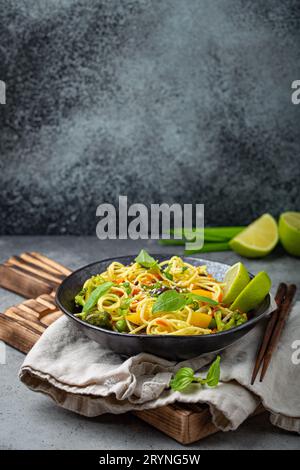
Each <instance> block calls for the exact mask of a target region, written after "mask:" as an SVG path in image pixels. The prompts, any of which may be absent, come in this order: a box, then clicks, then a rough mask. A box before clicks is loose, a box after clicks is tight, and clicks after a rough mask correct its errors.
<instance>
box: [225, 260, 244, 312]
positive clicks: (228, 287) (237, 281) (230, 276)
mask: <svg viewBox="0 0 300 470" xmlns="http://www.w3.org/2000/svg"><path fill="white" fill-rule="evenodd" d="M224 282H225V287H224V297H223V300H222V302H223V303H224V304H231V303H232V302H233V301H234V299H236V298H237V296H238V295H239V294H240V292H241V291H242V290H243V289H244V288H245V287H246V285H247V284H248V283H249V282H250V276H249V274H248V271H247V269H246V268H245V266H244V265H243V263H235V264H234V265H233V266H231V268H229V269H228V271H227V272H226V274H225V277H224Z"/></svg>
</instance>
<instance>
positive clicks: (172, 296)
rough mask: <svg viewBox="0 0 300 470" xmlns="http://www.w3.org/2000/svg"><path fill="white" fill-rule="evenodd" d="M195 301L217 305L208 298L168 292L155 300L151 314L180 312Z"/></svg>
mask: <svg viewBox="0 0 300 470" xmlns="http://www.w3.org/2000/svg"><path fill="white" fill-rule="evenodd" d="M195 301H198V302H206V303H208V304H211V305H218V302H216V301H215V300H212V299H210V298H209V297H204V296H202V295H197V294H192V293H188V294H185V293H179V292H177V291H176V290H168V291H166V292H163V293H162V294H160V295H159V296H158V297H157V300H156V302H155V303H154V305H153V307H152V312H153V313H157V312H174V311H175V310H180V309H181V308H183V307H184V306H185V305H189V304H191V303H193V302H195Z"/></svg>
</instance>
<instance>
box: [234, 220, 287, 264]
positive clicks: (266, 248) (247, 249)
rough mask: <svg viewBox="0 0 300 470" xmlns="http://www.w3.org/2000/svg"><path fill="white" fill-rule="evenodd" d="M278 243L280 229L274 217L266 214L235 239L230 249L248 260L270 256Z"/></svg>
mask: <svg viewBox="0 0 300 470" xmlns="http://www.w3.org/2000/svg"><path fill="white" fill-rule="evenodd" d="M277 242H278V229H277V223H276V220H275V219H274V217H272V216H271V215H270V214H264V215H262V216H261V217H259V218H258V219H257V220H255V221H254V222H252V224H250V225H248V227H247V228H245V230H243V231H242V232H241V233H239V234H238V235H237V236H236V237H234V238H233V239H232V240H231V241H230V242H229V245H230V247H231V248H232V249H233V250H234V251H236V253H238V254H239V255H242V256H245V257H246V258H262V257H263V256H266V255H268V254H269V253H270V252H271V251H272V250H273V248H274V247H275V246H276V245H277Z"/></svg>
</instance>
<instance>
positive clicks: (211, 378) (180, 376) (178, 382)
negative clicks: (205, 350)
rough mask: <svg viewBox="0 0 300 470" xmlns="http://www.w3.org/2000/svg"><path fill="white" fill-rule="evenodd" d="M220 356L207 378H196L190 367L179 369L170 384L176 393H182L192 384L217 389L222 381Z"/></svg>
mask: <svg viewBox="0 0 300 470" xmlns="http://www.w3.org/2000/svg"><path fill="white" fill-rule="evenodd" d="M220 359H221V358H220V356H217V358H216V359H215V360H214V362H213V363H212V364H211V366H210V368H209V369H208V372H207V375H206V378H205V379H203V378H201V377H196V376H195V373H194V371H193V369H191V368H190V367H183V368H182V369H179V370H178V371H177V372H176V374H175V377H174V378H173V379H172V380H171V382H170V387H171V389H172V390H174V391H176V392H180V391H182V390H184V389H185V388H186V387H188V386H189V385H190V384H191V383H199V384H200V385H207V386H208V387H211V388H213V387H216V386H217V385H218V383H219V380H220Z"/></svg>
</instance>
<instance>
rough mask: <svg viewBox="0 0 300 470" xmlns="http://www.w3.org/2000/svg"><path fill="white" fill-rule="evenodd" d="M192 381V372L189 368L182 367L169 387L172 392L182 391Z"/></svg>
mask: <svg viewBox="0 0 300 470" xmlns="http://www.w3.org/2000/svg"><path fill="white" fill-rule="evenodd" d="M193 380H194V371H193V369H191V368H190V367H183V368H182V369H179V370H178V371H177V372H176V374H175V377H174V378H173V379H172V380H171V382H170V387H171V389H172V390H174V391H177V392H179V391H181V390H184V389H185V388H186V387H187V386H188V385H190V384H191V383H192V382H193Z"/></svg>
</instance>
